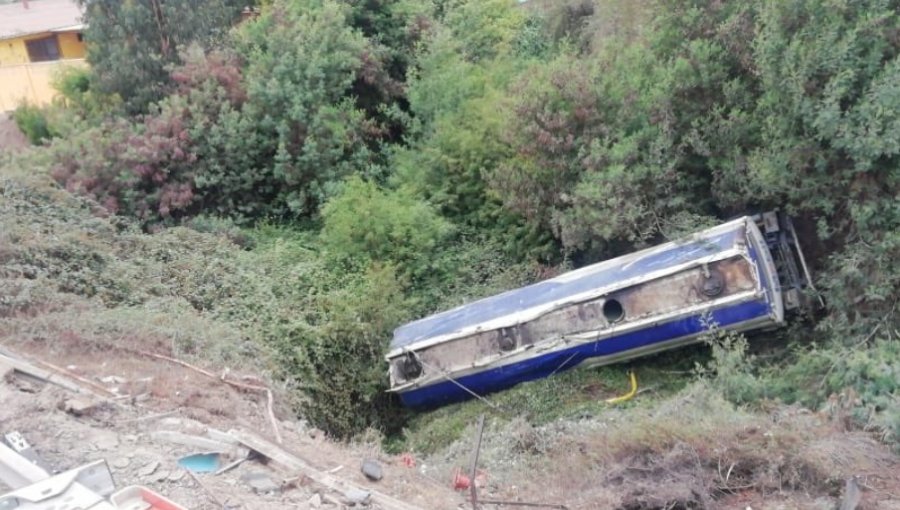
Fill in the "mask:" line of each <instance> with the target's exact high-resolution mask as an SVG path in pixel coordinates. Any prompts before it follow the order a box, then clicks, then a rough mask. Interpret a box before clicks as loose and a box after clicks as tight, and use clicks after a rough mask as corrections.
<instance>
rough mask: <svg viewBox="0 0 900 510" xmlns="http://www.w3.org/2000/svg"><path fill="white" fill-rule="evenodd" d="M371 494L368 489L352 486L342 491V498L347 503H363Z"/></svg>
mask: <svg viewBox="0 0 900 510" xmlns="http://www.w3.org/2000/svg"><path fill="white" fill-rule="evenodd" d="M371 495H372V493H371V492H369V491H366V490H362V489H356V488H353V489H350V490H348V491H346V492H344V499H345V500H346V501H347V504H349V505H364V504H366V503H367V502H368V501H369V496H371Z"/></svg>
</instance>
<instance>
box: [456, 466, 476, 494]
mask: <svg viewBox="0 0 900 510" xmlns="http://www.w3.org/2000/svg"><path fill="white" fill-rule="evenodd" d="M471 483H472V482H471V480H469V477H468V476H466V475H464V474H463V472H462V468H456V471H455V472H454V473H453V490H455V491H464V490H466V489H468V488H469V485H471Z"/></svg>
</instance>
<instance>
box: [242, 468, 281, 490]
mask: <svg viewBox="0 0 900 510" xmlns="http://www.w3.org/2000/svg"><path fill="white" fill-rule="evenodd" d="M241 481H243V482H244V483H246V484H247V485H248V486H249V487H250V488H251V489H253V492H255V493H257V494H269V493H274V492H278V491H279V490H281V485H279V484H278V483H277V482H275V480H273V479H272V477H270V476H269V475H267V474H265V473H262V472H259V471H251V472H249V473H245V474H243V475H241Z"/></svg>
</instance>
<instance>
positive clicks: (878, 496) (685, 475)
mask: <svg viewBox="0 0 900 510" xmlns="http://www.w3.org/2000/svg"><path fill="white" fill-rule="evenodd" d="M157 347H158V346H157ZM13 348H14V349H15V351H16V354H18V355H19V356H20V357H23V358H25V359H28V360H31V361H33V362H35V363H38V362H49V363H52V364H53V365H55V366H58V367H60V368H63V369H64V370H66V371H67V372H70V373H71V374H74V375H77V376H78V377H80V378H82V379H83V380H85V381H90V382H91V384H95V385H100V386H103V387H104V388H106V389H107V390H110V391H113V392H114V393H116V394H119V395H121V398H116V399H113V402H114V403H106V404H103V405H100V406H98V407H97V408H96V409H95V410H94V411H92V412H90V413H88V414H86V415H83V416H74V415H73V414H71V413H70V412H67V411H65V406H66V402H67V401H70V400H71V399H72V398H73V397H74V395H73V393H72V392H70V391H68V390H65V389H62V388H59V387H56V386H53V385H49V384H43V383H36V382H33V381H29V380H25V379H24V378H21V377H15V378H10V377H8V378H7V379H6V380H5V381H0V402H2V404H3V405H2V406H0V431H2V432H9V431H13V430H16V431H19V432H21V433H22V434H23V435H24V436H25V437H26V439H27V440H28V441H29V442H30V443H32V444H33V445H34V447H35V449H36V451H37V452H38V453H39V455H40V456H41V457H42V458H43V459H44V460H45V461H46V462H47V463H48V464H49V465H50V466H51V467H52V468H53V469H54V470H56V471H62V470H66V469H70V468H73V467H76V466H79V465H82V464H84V463H87V462H90V461H93V460H97V459H105V460H106V461H107V463H108V464H109V466H110V467H111V469H112V472H113V475H114V477H115V480H116V482H117V484H118V486H120V487H123V486H126V485H131V484H139V485H145V486H148V487H150V488H152V489H154V490H157V491H159V492H160V493H163V494H165V495H167V496H169V497H171V498H172V499H173V500H175V501H177V502H179V503H181V504H182V505H184V506H186V507H187V508H190V509H192V510H206V509H219V510H221V509H223V508H228V509H259V510H270V509H271V510H274V509H290V508H298V509H307V508H326V509H327V508H335V509H336V508H348V507H349V506H350V505H349V504H347V500H346V499H345V497H344V494H340V493H337V492H334V491H330V490H328V489H326V488H324V487H322V486H319V485H317V484H316V483H314V482H312V481H311V480H308V479H305V478H302V477H301V478H300V479H299V480H296V481H291V483H284V482H285V481H286V480H291V479H293V478H295V474H293V473H287V472H284V471H283V470H279V469H276V468H275V467H273V466H268V465H266V464H264V463H262V462H260V461H259V460H253V461H247V462H244V463H243V464H241V465H239V466H238V467H236V468H235V469H233V470H231V471H228V472H226V473H223V474H221V475H211V474H198V475H195V476H196V478H194V477H192V476H191V475H189V474H187V473H186V472H185V471H184V470H183V469H181V468H180V467H179V466H178V465H177V460H178V459H179V458H180V457H182V456H184V455H187V454H191V453H198V452H201V451H202V450H199V449H197V448H189V447H184V446H179V445H176V444H171V443H169V442H167V441H165V440H162V439H159V437H158V435H154V433H156V432H159V431H175V432H181V433H184V434H191V435H200V436H202V435H204V434H207V433H208V430H209V429H211V428H212V429H215V430H219V431H228V430H230V429H243V430H246V431H252V432H254V433H256V434H258V435H261V436H263V437H266V438H268V439H270V440H272V438H273V436H274V434H273V432H272V427H271V424H270V423H269V422H268V420H267V417H266V416H267V412H266V403H265V399H264V398H263V397H262V396H261V395H258V394H252V393H246V392H242V391H239V390H236V389H235V388H233V387H231V386H228V385H226V384H224V383H223V382H221V381H220V380H214V379H210V378H209V377H206V376H204V375H202V374H199V373H197V372H195V371H193V370H190V369H188V368H184V367H181V366H178V365H174V364H171V363H168V362H165V361H162V360H157V359H150V358H147V357H144V356H141V355H138V354H135V353H134V352H133V351H124V350H115V349H107V350H103V349H98V348H97V347H96V346H87V345H85V344H82V343H80V342H79V341H77V339H76V338H74V337H72V338H69V337H63V338H58V339H56V341H54V342H30V343H27V344H26V343H20V342H16V343H15V346H14V347H13ZM148 348H152V346H148ZM204 368H208V369H210V370H213V371H215V370H216V368H215V367H204ZM229 378H231V379H233V380H241V375H240V374H233V373H232V374H229ZM696 404H697V403H696V402H694V403H693V404H692V403H690V402H673V403H669V404H667V405H668V406H669V407H670V408H671V409H670V410H668V411H666V410H663V411H660V410H658V409H657V410H654V411H653V412H654V413H656V414H655V415H653V416H652V417H651V416H649V415H648V416H647V417H646V419H641V415H639V414H627V413H625V412H622V413H619V414H617V412H616V411H611V413H610V417H606V416H604V417H595V418H591V419H589V420H585V421H582V422H578V423H558V424H552V426H551V428H553V429H554V430H555V432H553V433H552V434H551V433H550V432H548V430H546V429H536V428H533V427H531V426H529V425H527V423H525V422H515V423H514V424H512V425H510V426H509V427H507V428H506V429H504V428H503V427H488V430H487V431H486V432H485V442H484V446H483V449H482V460H481V463H480V467H481V468H482V470H483V473H484V479H483V480H479V482H480V488H479V494H480V498H481V499H494V500H512V501H525V502H545V503H551V504H557V505H565V506H566V507H567V508H569V509H572V510H575V509H585V510H586V509H621V510H663V509H667V510H673V509H731V508H736V509H741V510H746V509H751V510H757V509H784V510H788V509H810V510H812V509H816V510H819V509H821V510H833V509H837V508H841V509H845V508H846V509H848V510H849V509H855V510H900V457H898V456H897V455H896V454H895V453H894V452H892V451H891V450H890V448H889V447H887V446H886V445H885V444H883V443H881V442H879V441H878V440H877V438H875V437H873V436H872V435H871V434H869V433H867V432H864V431H858V430H852V429H849V428H848V427H847V420H845V419H844V418H845V416H843V415H842V414H841V412H840V410H839V409H837V410H835V411H834V412H833V413H831V414H829V413H824V412H823V413H814V412H810V411H807V410H804V409H800V408H793V407H786V406H773V408H772V409H771V412H770V413H768V414H766V413H761V414H741V415H740V416H731V415H726V416H725V417H710V416H703V415H702V409H703V407H701V408H699V409H700V410H701V414H699V415H698V416H697V420H696V421H697V422H696V423H695V424H691V423H685V422H684V416H689V417H690V416H692V415H691V413H693V412H696V411H695V410H694V409H695V408H693V407H690V406H692V405H696ZM682 408H683V410H682ZM276 410H277V415H278V417H279V420H278V424H279V428H280V430H281V432H282V434H283V435H284V444H283V446H284V447H285V448H286V449H287V450H289V451H291V452H293V453H295V454H296V455H298V456H300V457H301V458H303V459H304V460H306V461H307V462H308V463H310V464H311V465H313V466H315V467H316V468H318V469H320V470H322V471H333V472H334V474H335V475H336V476H340V477H343V478H346V479H347V480H350V481H352V482H354V483H356V484H358V485H361V486H364V487H367V488H371V489H373V490H377V491H379V492H382V493H385V494H388V495H390V496H393V497H395V498H397V499H400V500H402V501H405V502H407V503H410V504H413V505H416V506H419V507H420V508H422V509H455V508H471V506H470V505H469V504H468V503H466V499H465V496H464V493H463V492H455V491H453V490H452V489H451V484H452V478H453V471H454V469H456V468H457V467H462V468H464V469H466V467H467V466H468V462H469V458H470V455H471V445H470V444H468V443H469V442H468V441H461V442H459V443H458V444H457V445H455V446H454V449H453V450H452V451H451V452H450V453H449V454H448V453H446V452H445V453H444V454H441V455H437V454H436V455H434V456H431V457H429V458H417V459H415V460H416V465H415V466H409V465H408V464H407V463H406V462H404V461H403V460H404V459H403V458H402V457H400V456H392V455H387V454H385V453H383V452H382V451H381V449H380V448H379V447H378V445H377V443H373V444H371V445H359V444H346V443H336V442H333V441H330V440H329V439H328V438H326V437H325V436H324V435H323V434H322V433H321V432H320V431H318V430H316V429H314V428H311V427H309V426H308V425H306V424H305V423H304V422H303V421H302V420H296V419H294V418H293V417H292V416H291V414H290V412H288V411H287V410H286V409H281V408H277V409H276ZM648 412H649V411H648ZM616 417H618V418H616ZM651 418H653V419H655V420H658V421H657V422H656V423H652V422H651ZM617 420H619V421H617ZM622 420H625V421H622ZM627 420H633V421H630V422H629V421H627ZM510 445H512V447H510ZM364 459H375V460H377V461H378V462H379V463H380V464H381V466H382V467H383V469H384V478H383V479H382V480H381V481H378V482H372V481H369V480H367V479H366V478H365V477H364V476H363V475H362V473H361V471H360V466H361V464H362V462H363V460H364ZM248 476H262V477H265V478H267V479H269V480H271V481H272V482H274V483H275V484H276V485H278V486H280V488H279V489H278V490H274V491H271V492H267V493H257V492H255V490H254V488H253V487H252V486H251V484H250V483H249V482H248V481H247V477H248ZM848 483H852V484H854V485H855V486H856V488H858V490H859V493H860V497H859V501H857V502H856V503H855V504H854V505H848V506H840V505H842V504H845V505H846V504H847V502H846V501H845V500H846V498H847V490H848V489H847V487H848ZM316 505H318V506H316ZM369 508H378V507H377V506H375V505H370V506H369ZM483 508H517V507H514V506H509V505H483Z"/></svg>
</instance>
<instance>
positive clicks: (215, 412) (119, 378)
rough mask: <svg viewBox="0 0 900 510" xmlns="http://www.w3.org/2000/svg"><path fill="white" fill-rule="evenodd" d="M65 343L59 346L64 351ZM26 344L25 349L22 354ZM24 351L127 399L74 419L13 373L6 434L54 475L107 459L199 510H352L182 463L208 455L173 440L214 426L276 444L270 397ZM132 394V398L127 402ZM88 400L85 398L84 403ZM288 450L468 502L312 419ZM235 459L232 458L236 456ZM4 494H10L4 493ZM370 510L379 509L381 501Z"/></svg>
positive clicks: (272, 477) (254, 470)
mask: <svg viewBox="0 0 900 510" xmlns="http://www.w3.org/2000/svg"><path fill="white" fill-rule="evenodd" d="M57 345H59V344H57ZM20 347H21V346H17V348H20ZM29 351H30V352H28V353H27V354H22V353H21V350H19V351H18V352H17V353H18V354H20V355H22V356H23V357H25V358H27V359H31V360H33V361H36V360H40V361H45V362H50V363H53V364H54V365H56V366H59V367H62V368H65V369H66V370H67V371H70V372H72V373H74V374H77V375H78V376H79V377H82V378H83V379H85V380H88V381H91V382H92V383H95V384H97V385H101V386H104V387H106V388H107V389H109V390H110V391H113V392H115V393H117V394H121V395H123V398H120V399H116V400H115V401H116V402H117V404H114V405H113V404H104V405H100V406H98V407H96V408H95V409H92V410H91V411H89V412H86V413H84V414H83V415H81V416H75V415H73V413H72V412H67V411H66V408H67V407H71V404H72V402H73V399H74V398H75V397H76V395H74V394H73V393H72V392H70V391H68V390H65V389H62V388H59V387H56V386H52V385H48V384H43V383H37V382H34V381H31V380H28V379H27V378H23V377H18V376H17V377H11V376H8V377H7V378H6V379H5V381H0V402H2V403H3V405H2V406H0V432H10V431H18V432H20V433H22V434H23V435H24V436H25V438H26V439H27V440H28V441H29V442H30V443H31V444H32V445H33V446H34V448H35V450H36V451H37V452H38V454H39V455H40V456H41V457H42V458H43V459H44V460H45V461H46V463H47V464H48V465H49V466H50V467H51V468H52V469H53V470H55V471H62V470H66V469H71V468H74V467H77V466H79V465H82V464H85V463H87V462H90V461H94V460H98V459H105V460H106V461H107V463H108V465H109V466H110V468H111V470H112V473H113V476H114V478H115V481H116V483H117V486H119V487H124V486H126V485H131V484H138V485H145V486H148V487H150V488H152V489H154V490H157V491H159V492H160V493H162V494H165V495H167V496H169V497H171V498H172V499H173V500H174V501H177V502H179V503H180V504H182V505H184V506H186V507H187V508H190V509H191V510H206V509H210V510H212V509H217V510H222V508H223V505H224V506H225V507H226V508H229V509H247V510H276V509H285V508H299V509H306V508H319V507H321V508H345V507H349V506H350V504H349V503H350V501H349V500H348V499H347V498H346V497H345V494H341V493H338V492H336V491H331V490H328V489H326V488H324V487H322V486H319V485H317V484H316V483H314V482H312V481H311V480H308V479H305V478H303V477H300V479H299V480H295V481H292V482H291V483H289V484H284V483H283V482H284V480H286V479H291V478H296V476H295V474H292V473H286V472H284V471H282V470H278V469H275V468H273V467H270V466H267V465H265V464H263V463H261V462H259V461H247V462H244V463H242V464H240V465H239V466H237V467H236V468H234V469H232V470H230V471H228V472H226V473H223V474H221V475H217V476H215V475H212V474H198V475H196V477H197V479H194V478H192V477H191V476H190V475H189V474H187V472H186V471H185V470H183V469H182V468H180V467H179V466H178V464H177V460H178V459H179V458H180V457H182V456H184V455H188V454H192V453H199V452H203V451H204V449H203V448H198V447H194V448H191V447H186V446H181V445H178V444H175V443H173V442H171V441H170V440H169V439H168V438H170V437H171V436H172V435H173V434H172V433H175V434H187V435H192V436H208V435H209V434H211V432H210V429H214V430H213V432H212V434H214V433H215V431H228V430H229V429H235V428H237V429H243V430H246V431H251V432H253V433H255V434H258V435H260V436H263V437H266V438H268V439H270V440H273V439H272V437H273V436H274V434H273V432H272V427H271V425H270V423H269V422H268V420H267V419H266V404H265V399H264V398H260V397H259V396H257V395H253V394H245V393H241V392H239V391H237V390H235V389H234V388H232V387H229V386H227V385H225V384H223V383H221V382H219V381H214V380H210V379H209V378H206V377H204V376H202V375H199V374H197V373H196V372H193V371H191V370H188V369H185V368H183V367H178V366H173V365H171V364H167V363H165V362H160V361H156V360H149V359H144V358H141V357H139V356H128V355H123V354H121V353H110V352H106V353H95V354H94V355H91V356H79V355H77V354H76V353H72V352H65V350H62V351H60V350H55V349H41V348H38V349H29ZM125 395H130V396H129V397H124V396H125ZM79 399H80V397H79ZM278 423H279V428H280V431H281V433H282V435H283V436H284V447H285V448H287V449H289V450H290V451H292V452H293V453H294V454H296V455H298V456H300V457H301V458H302V459H303V460H305V461H306V462H307V463H309V464H311V465H313V466H314V467H316V468H318V469H320V470H322V471H331V472H333V473H334V474H335V475H336V476H340V477H342V478H344V479H346V480H349V481H351V482H353V483H356V484H358V485H360V486H363V487H365V488H368V489H371V490H374V491H378V492H381V493H384V494H388V495H390V496H393V497H394V498H396V499H399V500H401V501H404V502H406V503H409V504H412V505H416V506H419V507H421V508H423V509H442V508H448V509H449V508H456V507H457V505H458V504H459V503H460V502H461V501H462V499H461V497H460V496H458V495H456V494H454V493H453V492H452V491H451V490H450V489H449V488H447V487H442V486H438V485H436V484H434V482H432V481H431V480H428V479H427V478H424V477H422V476H421V475H419V474H418V472H417V471H416V469H415V468H408V467H405V466H403V465H402V464H401V463H400V462H399V461H397V460H396V459H394V458H393V457H390V456H385V455H383V454H379V452H378V451H376V450H375V448H367V447H364V446H358V447H352V446H348V445H344V444H337V443H333V442H331V441H329V440H327V439H326V438H324V437H323V435H322V434H321V433H320V432H318V431H317V430H314V429H312V428H310V427H308V426H306V425H305V424H304V423H303V422H298V421H294V420H290V419H282V420H279V422H278ZM367 458H373V459H375V460H376V461H377V462H378V463H379V464H380V465H381V466H382V468H383V471H384V478H383V479H382V480H381V481H378V482H372V481H369V480H367V479H366V478H365V476H364V475H363V474H362V473H361V471H360V466H361V463H362V461H363V460H364V459H367ZM229 460H230V459H229ZM0 492H2V490H0ZM368 508H375V509H377V508H379V507H378V505H375V504H372V505H369V506H368Z"/></svg>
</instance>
